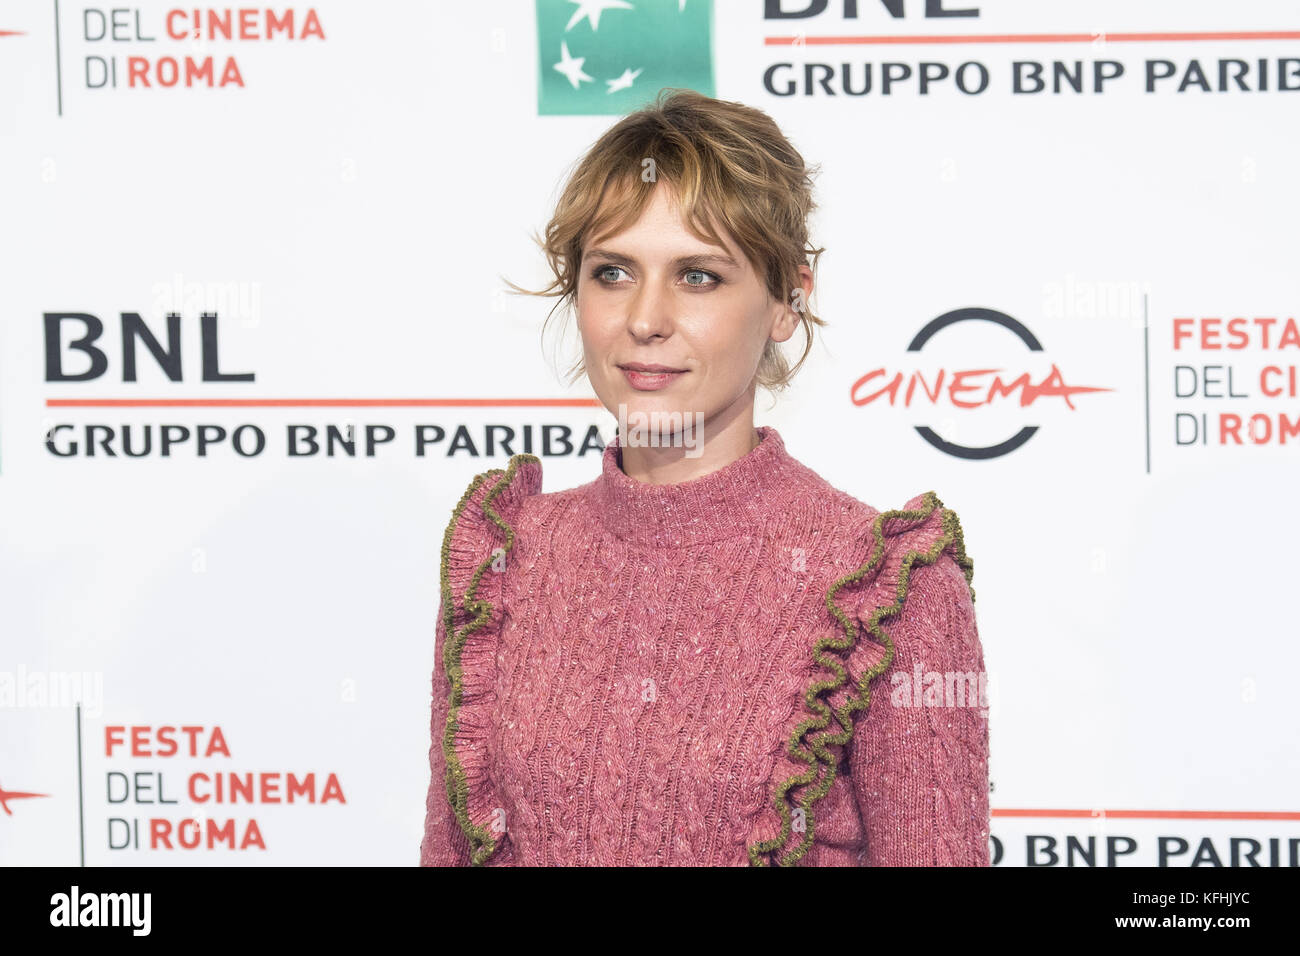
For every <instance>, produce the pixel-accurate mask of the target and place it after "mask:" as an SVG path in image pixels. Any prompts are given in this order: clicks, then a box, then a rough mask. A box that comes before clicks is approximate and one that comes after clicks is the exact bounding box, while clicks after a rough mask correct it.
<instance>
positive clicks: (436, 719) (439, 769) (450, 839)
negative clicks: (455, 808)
mask: <svg viewBox="0 0 1300 956" xmlns="http://www.w3.org/2000/svg"><path fill="white" fill-rule="evenodd" d="M443 610H444V608H443V607H442V605H441V603H440V604H439V607H438V621H437V625H436V631H435V641H434V643H435V647H434V653H433V700H432V708H431V709H432V712H433V719H432V722H431V724H430V733H429V736H430V741H431V743H430V747H429V793H428V796H427V797H426V798H425V815H424V839H423V840H422V841H421V843H420V866H469V862H470V859H469V840H467V839H466V838H465V834H464V833H463V832H462V831H461V828H460V824H459V823H458V822H457V820H456V816H455V814H454V813H453V812H452V809H451V799H450V797H449V795H448V792H447V758H446V756H445V755H444V754H443V738H444V736H445V735H446V732H447V710H448V698H449V697H450V695H451V684H450V682H449V681H448V680H447V667H446V665H445V664H444V662H443V655H444V653H445V651H446V647H447V636H446V629H445V628H444V627H443V623H442V619H443Z"/></svg>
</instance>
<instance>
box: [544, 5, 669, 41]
mask: <svg viewBox="0 0 1300 956" xmlns="http://www.w3.org/2000/svg"><path fill="white" fill-rule="evenodd" d="M679 2H681V3H685V2H686V0H679ZM569 3H574V4H577V6H578V9H576V10H574V11H573V16H571V17H570V18H569V25H568V26H566V27H565V28H564V32H565V33H568V32H569V31H570V30H572V29H573V26H574V24H575V23H578V22H579V21H580V20H590V21H591V29H592V30H599V29H600V15H601V14H602V13H604V12H605V11H606V10H631V9H632V4H630V3H627V2H625V0H569ZM679 12H680V10H679Z"/></svg>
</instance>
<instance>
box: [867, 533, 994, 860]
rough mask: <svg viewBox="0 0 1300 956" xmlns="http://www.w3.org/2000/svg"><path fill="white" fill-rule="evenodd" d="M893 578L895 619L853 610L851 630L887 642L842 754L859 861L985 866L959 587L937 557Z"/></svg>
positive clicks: (948, 565) (978, 692) (982, 738)
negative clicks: (887, 652)
mask: <svg viewBox="0 0 1300 956" xmlns="http://www.w3.org/2000/svg"><path fill="white" fill-rule="evenodd" d="M903 579H904V586H905V592H906V594H905V599H904V600H903V602H902V608H901V612H900V613H898V614H897V615H896V616H894V617H892V618H887V617H886V616H885V613H884V612H882V611H881V608H880V605H879V603H877V602H872V601H867V602H864V603H863V604H862V605H861V606H860V607H859V618H860V620H861V622H862V626H863V627H865V628H867V629H870V628H871V626H872V624H873V622H874V623H875V625H876V627H878V628H879V627H883V628H884V630H885V631H886V632H887V634H888V635H889V639H890V641H891V642H892V644H893V647H894V657H893V661H892V662H891V666H890V667H889V668H888V670H886V671H885V672H884V673H883V674H881V675H879V676H877V677H876V678H874V679H873V680H872V681H871V698H872V699H871V702H870V706H869V708H868V710H867V715H866V718H865V720H864V721H862V723H861V725H860V726H859V727H858V728H857V729H856V731H855V733H854V736H853V740H852V745H851V750H850V757H849V767H850V774H851V777H852V781H853V793H854V796H855V798H856V799H857V801H858V806H859V812H860V814H861V816H862V821H863V826H864V828H865V831H866V838H867V854H866V859H865V861H864V862H865V863H866V865H868V866H988V865H989V776H988V759H989V742H988V700H987V691H986V686H987V685H986V683H985V673H984V653H983V649H982V647H981V644H980V639H979V632H978V628H977V626H976V621H975V608H974V601H973V597H972V594H971V591H970V589H969V587H968V580H967V577H966V576H965V575H964V574H963V571H962V569H961V567H959V566H958V563H957V561H956V560H955V558H954V554H953V553H950V552H949V551H948V550H940V551H939V552H938V554H937V557H935V558H934V560H933V561H932V563H929V564H924V563H921V561H919V560H918V561H915V563H914V565H913V566H912V567H911V569H910V574H905V575H904V578H903ZM873 619H874V621H873Z"/></svg>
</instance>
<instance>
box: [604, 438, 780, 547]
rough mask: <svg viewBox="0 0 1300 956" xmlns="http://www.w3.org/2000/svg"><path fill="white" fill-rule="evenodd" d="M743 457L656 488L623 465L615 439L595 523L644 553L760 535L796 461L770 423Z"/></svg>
mask: <svg viewBox="0 0 1300 956" xmlns="http://www.w3.org/2000/svg"><path fill="white" fill-rule="evenodd" d="M756 431H757V432H758V433H759V435H760V436H761V438H762V440H761V441H760V442H759V443H758V445H756V446H755V447H754V448H752V449H751V450H750V451H749V453H748V454H746V455H743V456H742V457H740V458H738V459H736V460H735V461H733V462H731V463H729V464H727V465H724V466H723V467H722V468H719V469H718V470H716V471H711V472H709V473H708V474H706V475H702V476H700V477H699V478H692V479H690V480H688V481H682V482H677V483H676V484H667V485H654V484H650V483H648V482H644V481H638V480H637V479H635V478H631V477H629V476H628V475H627V474H625V473H624V472H623V469H622V467H621V461H622V447H621V445H620V439H619V437H618V436H615V438H614V440H613V441H611V442H610V443H609V444H608V445H606V446H605V451H604V455H603V458H602V461H601V475H600V477H599V478H598V479H597V481H596V491H597V500H598V501H599V503H600V512H601V520H602V521H603V522H604V524H605V527H606V528H607V529H608V530H609V531H610V532H611V533H613V534H614V535H616V536H618V537H620V538H624V539H627V540H630V541H633V542H635V543H637V544H640V545H642V546H644V547H651V548H653V547H670V548H671V547H683V546H685V545H690V544H702V543H704V542H706V541H713V540H716V539H719V538H728V537H733V536H736V535H740V534H747V533H754V532H756V531H758V530H759V529H760V528H761V526H762V524H763V522H764V521H765V519H766V518H767V516H769V515H771V514H773V513H775V512H777V511H779V510H780V508H781V505H782V502H783V500H784V498H785V495H783V494H782V493H781V492H782V490H783V489H785V488H787V487H788V485H789V484H790V480H791V478H792V477H793V475H794V470H795V469H794V467H792V466H797V464H798V463H797V462H795V460H794V459H793V458H791V457H790V455H789V453H788V452H786V450H785V443H784V442H783V441H782V440H781V436H780V434H778V433H777V430H776V429H775V428H773V427H772V426H770V425H761V426H759V427H758V428H757V429H756Z"/></svg>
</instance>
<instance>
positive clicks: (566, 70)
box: [555, 40, 595, 90]
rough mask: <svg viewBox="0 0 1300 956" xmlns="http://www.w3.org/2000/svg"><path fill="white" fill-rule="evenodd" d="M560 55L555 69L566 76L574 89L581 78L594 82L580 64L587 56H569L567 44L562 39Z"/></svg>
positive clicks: (585, 60)
mask: <svg viewBox="0 0 1300 956" xmlns="http://www.w3.org/2000/svg"><path fill="white" fill-rule="evenodd" d="M560 57H561V59H560V62H559V63H556V64H555V69H556V70H558V71H559V72H561V73H563V74H564V75H565V76H566V77H568V79H569V83H571V84H572V85H573V88H574V89H575V90H576V89H577V88H578V83H579V82H580V81H582V80H586V81H587V82H588V83H593V82H595V80H594V78H593V77H590V76H588V75H587V74H586V73H584V72H582V64H583V63H585V62H587V58H586V57H585V56H580V57H577V58H576V59H575V58H574V57H571V56H569V45H568V44H567V43H565V42H564V41H563V40H561V41H560Z"/></svg>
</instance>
